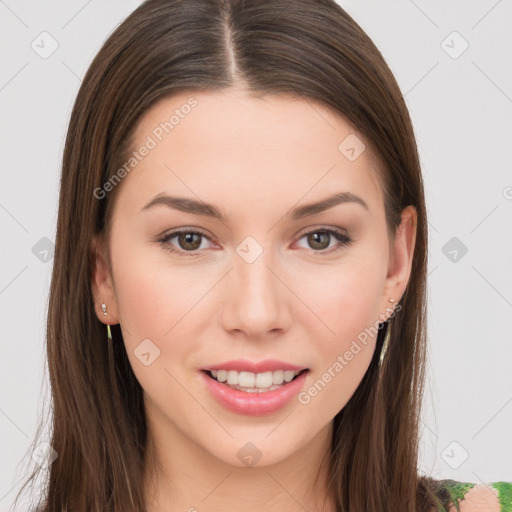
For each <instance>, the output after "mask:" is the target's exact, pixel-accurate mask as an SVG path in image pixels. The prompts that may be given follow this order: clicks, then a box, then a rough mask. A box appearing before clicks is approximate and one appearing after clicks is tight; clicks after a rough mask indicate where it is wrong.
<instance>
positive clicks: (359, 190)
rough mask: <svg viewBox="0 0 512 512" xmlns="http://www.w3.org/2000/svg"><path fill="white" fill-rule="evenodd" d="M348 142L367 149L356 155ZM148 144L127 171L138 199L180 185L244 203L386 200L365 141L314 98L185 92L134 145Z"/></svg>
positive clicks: (159, 110)
mask: <svg viewBox="0 0 512 512" xmlns="http://www.w3.org/2000/svg"><path fill="white" fill-rule="evenodd" d="M356 137H357V138H356ZM347 141H348V142H347ZM358 144H359V145H358ZM363 144H364V145H365V146H363ZM347 145H348V146H352V147H354V149H355V151H356V152H357V153H359V152H360V151H362V152H361V153H360V155H359V156H357V153H356V156H357V158H355V159H354V158H353V155H354V152H353V151H352V152H351V153H348V154H347V153H346V149H347ZM143 146H146V147H149V148H150V149H149V150H148V151H144V153H146V154H145V156H144V157H142V158H141V160H140V162H139V163H138V164H137V166H136V168H135V170H134V171H132V172H130V174H129V176H127V177H126V178H125V180H127V181H128V182H130V183H126V184H125V185H126V187H127V189H128V190H127V191H126V192H127V193H128V194H129V195H130V196H131V199H132V200H133V201H135V202H136V203H137V204H140V203H144V204H145V203H146V202H147V200H148V198H150V197H153V196H154V195H156V194H159V193H162V192H168V193H171V192H173V191H176V190H177V189H179V191H180V192H182V195H188V196H191V195H193V194H195V195H197V196H198V197H200V198H203V196H204V199H205V200H208V202H215V203H217V204H221V203H222V202H226V201H229V202H233V203H235V202H236V201H237V200H238V201H239V202H240V206H241V207H243V206H244V205H245V208H247V207H248V206H250V205H251V202H253V203H252V204H259V205H261V204H262V202H263V201H266V200H269V201H270V202H272V200H275V201H278V202H283V204H284V203H286V204H288V203H290V204H295V203H297V202H298V201H300V200H301V198H302V197H304V202H310V200H313V199H316V198H319V197H323V196H325V195H326V193H332V192H342V191H350V192H352V193H355V194H357V195H364V196H365V201H367V202H368V203H369V205H370V208H372V204H373V208H378V206H379V203H380V201H381V191H380V186H379V184H378V181H377V171H376V168H375V159H374V157H373V155H372V154H371V151H370V148H369V147H368V145H367V144H366V142H363V138H362V137H361V136H360V135H359V134H357V135H356V133H355V130H354V129H353V127H352V126H351V125H350V124H349V123H348V122H347V121H346V120H345V119H344V118H343V117H342V116H341V115H338V114H336V113H334V112H333V111H332V110H331V109H328V108H327V107H325V106H323V105H321V104H319V103H317V102H314V101H311V100H309V99H304V98H300V97H294V96H291V95H266V96H262V97H254V96H251V95H250V94H249V93H247V92H245V91H241V90H236V89H227V90H224V91H184V92H180V93H178V94H174V95H173V96H171V97H167V98H164V99H162V100H160V101H159V102H157V103H156V104H155V105H153V106H152V107H151V108H150V109H149V110H148V111H147V112H146V113H145V115H144V116H143V117H142V119H141V121H140V122H139V124H138V126H137V128H136V130H135V132H134V138H133V144H132V150H134V151H138V150H139V149H140V148H142V147H143ZM364 147H365V149H364V150H362V148H364ZM349 149H351V148H349ZM347 155H348V157H350V158H348V157H347ZM123 188H124V187H123ZM242 192H243V194H242ZM216 198H218V200H217V201H216ZM141 206H142V205H141Z"/></svg>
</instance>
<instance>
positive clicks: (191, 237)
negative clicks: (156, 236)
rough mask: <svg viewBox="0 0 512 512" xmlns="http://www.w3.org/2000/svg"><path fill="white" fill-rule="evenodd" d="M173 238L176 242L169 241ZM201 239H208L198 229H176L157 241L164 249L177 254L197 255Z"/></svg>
mask: <svg viewBox="0 0 512 512" xmlns="http://www.w3.org/2000/svg"><path fill="white" fill-rule="evenodd" d="M174 238H176V240H177V243H171V241H172V240H173V239H174ZM203 239H206V240H210V239H209V237H208V236H206V235H205V234H204V233H201V232H199V231H191V230H178V231H173V232H172V233H169V234H168V235H166V236H165V237H164V238H162V239H161V240H159V242H160V245H161V246H162V247H163V248H164V249H166V250H167V251H169V252H173V253H177V254H178V255H179V256H198V255H199V254H200V253H201V251H200V250H199V249H200V248H201V243H202V241H203ZM203 248H204V247H203Z"/></svg>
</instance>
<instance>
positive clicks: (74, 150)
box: [20, 0, 446, 512]
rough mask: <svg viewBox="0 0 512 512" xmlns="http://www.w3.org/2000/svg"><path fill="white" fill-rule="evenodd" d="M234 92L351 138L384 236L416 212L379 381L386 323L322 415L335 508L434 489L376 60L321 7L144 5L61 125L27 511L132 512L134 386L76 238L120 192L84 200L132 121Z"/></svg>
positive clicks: (417, 200)
mask: <svg viewBox="0 0 512 512" xmlns="http://www.w3.org/2000/svg"><path fill="white" fill-rule="evenodd" d="M240 85H242V86H243V87H244V88H246V90H248V91H251V92H253V93H255V94H260V95H264V94H280V93H283V94H294V95H300V96H301V97H302V98H304V99H305V100H310V99H311V100H314V101H318V102H321V104H323V105H325V106H326V107H329V108H332V109H333V110H334V111H335V112H336V113H338V114H340V115H342V116H344V117H345V119H347V120H348V121H349V122H350V123H351V124H352V125H353V126H354V127H355V129H356V130H357V131H358V133H360V134H362V136H363V137H364V138H365V140H366V141H367V143H368V144H369V145H370V147H371V148H372V149H373V151H374V152H375V154H376V156H377V159H378V162H379V164H380V165H379V171H378V172H379V179H380V182H381V184H382V189H383V193H384V198H385V199H384V204H385V214H386V221H387V226H388V231H389V234H390V236H391V237H394V236H395V233H396V229H397V227H398V225H399V224H400V220H401V218H400V213H401V211H402V210H403V209H404V208H405V207H406V206H408V205H413V206H414V207H415V208H416V211H417V219H418V222H417V239H416V245H415V251H414V257H413V262H412V272H411V277H410V280H409V283H408V285H407V288H406V291H405V293H404V295H403V297H402V299H401V301H400V304H401V306H402V309H401V311H400V313H399V314H397V315H396V316H395V317H394V318H393V320H392V328H391V339H390V343H389V349H388V353H387V355H386V359H385V362H384V364H383V366H382V367H381V368H380V371H379V367H378V357H379V354H380V349H381V346H382V342H383V337H384V334H385V331H386V328H388V327H389V325H387V327H386V328H383V329H381V330H380V331H379V335H378V339H377V347H376V351H375V354H374V357H373V359H372V361H371V363H370V366H369V368H368V370H367V372H366V374H365V375H364V378H363V380H362V382H361V384H360V385H359V387H358V389H357V390H356V392H355V393H354V395H353V396H352V397H351V399H350V400H349V402H348V403H347V405H346V406H345V407H344V408H343V409H342V410H341V411H340V412H339V413H338V414H337V415H336V417H335V418H334V434H333V439H332V453H331V458H330V460H329V467H330V479H329V486H330V489H329V491H330V493H332V496H334V497H335V500H336V505H337V509H338V510H339V511H343V512H347V511H349V510H350V512H366V511H380V512H391V511H393V512H397V511H426V510H430V509H431V508H433V507H434V508H436V504H437V503H438V502H439V500H437V498H436V496H435V491H436V489H435V487H436V485H435V482H434V481H433V480H431V479H429V478H427V477H421V476H419V475H418V468H417V459H418V437H419V432H418V422H419V413H420V405H421V399H422V392H423V382H424V371H425V358H426V323H425V321H426V269H427V219H426V210H425V201H424V191H423V182H422V176H421V169H420V162H419V158H418V153H417V148H416V142H415V137H414V133H413V128H412V124H411V120H410V118H409V114H408V111H407V108H406V105H405V102H404V100H403V97H402V94H401V92H400V90H399V87H398V85H397V83H396V81H395V79H394V77H393V75H392V73H391V71H390V69H389V68H388V66H387V65H386V63H385V60H384V58H383V57H382V55H381V53H380V52H379V50H378V49H377V48H376V47H375V45H374V44H373V42H372V41H371V39H370V38H369V37H368V36H367V35H366V34H365V32H364V31H363V30H362V29H361V28H360V27H359V26H358V25H357V23H356V22H355V21H354V20H353V19H352V18H351V17H350V16H349V15H348V14H347V13H346V12H345V11H344V10H343V9H342V8H341V7H340V6H339V5H338V4H336V3H335V2H334V0H294V1H293V3H291V2H290V1H289V0H257V1H256V0H253V1H249V0H147V1H146V2H144V3H142V4H141V5H140V6H139V7H138V8H137V9H136V10H135V11H134V12H133V13H132V14H131V15H130V16H128V18H127V19H126V20H125V21H124V22H123V23H121V24H120V25H119V26H118V27H117V28H116V29H115V30H114V32H113V33H112V34H111V35H110V37H109V38H108V39H107V40H106V42H105V43H104V44H103V46H102V48H101V50H100V51H99V53H98V54H97V56H96V57H95V59H94V60H93V62H92V64H91V66H90V67H89V69H88V71H87V73H86V76H85V78H84V80H83V82H82V85H81V87H80V90H79V93H78V96H77V98H76V102H75V105H74V108H73V111H72V115H71V119H70V123H69V129H68V133H67V138H66V144H65V149H64V156H63V164H62V179H61V184H60V199H59V211H58V222H57V234H56V243H55V258H54V268H53V276H52V281H51V290H50V297H49V310H48V322H47V356H48V366H49V375H50V383H51V392H52V412H53V417H52V428H51V443H50V444H51V446H52V448H53V449H54V450H55V451H56V452H57V454H58V457H57V458H56V460H55V461H54V462H53V463H52V464H51V465H50V466H49V468H48V470H47V474H45V475H44V476H45V478H46V484H47V485H46V487H45V496H44V499H42V500H41V502H40V503H39V505H40V510H41V511H42V512H56V511H61V510H67V511H75V510H80V511H85V510H91V511H98V512H100V511H101V512H105V511H113V512H114V511H115V512H128V511H138V512H142V511H145V510H146V508H145V505H144V503H145V497H144V493H145V491H144V489H143V472H144V464H145V457H146V452H147V448H148V436H147V429H146V419H145V413H144V404H143V398H142V397H143V395H142V388H141V386H140V384H139V383H138V381H137V379H136V378H135V375H134V373H133V371H132V369H131V366H130V364H129V361H128V358H127V355H126V352H125V348H124V343H123V339H122V334H121V331H120V329H119V326H114V327H113V329H112V335H113V344H112V347H113V348H112V349H111V351H109V347H110V346H111V345H110V344H108V343H106V340H105V336H106V335H105V326H104V325H103V324H102V323H101V322H99V321H98V318H97V317H96V313H95V310H94V303H93V296H92V293H91V276H92V270H93V266H94V259H93V254H92V251H90V247H91V240H92V238H93V235H96V234H103V235H104V236H105V237H108V233H109V230H108V227H109V220H110V213H111V211H112V205H113V202H114V200H115V197H116V195H117V193H118V191H119V188H120V186H118V187H115V188H114V190H113V191H112V192H110V193H108V194H104V197H102V198H101V199H97V194H96V195H95V190H98V188H101V187H102V185H103V184H104V183H106V182H107V181H108V180H109V179H111V178H112V176H113V175H114V173H115V172H116V171H117V170H118V169H119V168H120V166H122V164H123V162H125V161H126V158H127V155H128V154H129V152H130V150H133V148H131V142H132V136H133V131H134V129H135V127H136V125H137V122H138V120H140V118H141V116H142V115H143V114H144V113H145V112H146V111H147V110H148V109H149V108H150V107H151V106H152V105H153V104H154V103H155V102H156V101H158V100H160V99H162V98H163V97H166V96H169V95H171V94H173V93H175V92H178V91H183V90H190V91H194V90H220V89H224V88H228V87H232V86H240ZM34 445H35V443H34ZM41 471H42V470H41ZM36 473H37V471H34V473H32V475H31V476H30V478H29V480H28V481H27V482H26V484H25V485H27V484H28V482H30V481H31V480H32V478H34V477H35V475H36ZM24 487H25V486H24ZM24 487H23V488H24ZM20 492H21V491H20ZM439 494H441V493H439ZM443 501H444V500H443ZM445 505H446V504H445Z"/></svg>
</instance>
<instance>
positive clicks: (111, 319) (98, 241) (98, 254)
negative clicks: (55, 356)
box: [91, 235, 119, 325]
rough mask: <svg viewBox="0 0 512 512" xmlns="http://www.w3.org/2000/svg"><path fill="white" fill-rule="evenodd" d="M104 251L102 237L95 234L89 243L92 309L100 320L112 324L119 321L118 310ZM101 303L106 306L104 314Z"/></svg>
mask: <svg viewBox="0 0 512 512" xmlns="http://www.w3.org/2000/svg"><path fill="white" fill-rule="evenodd" d="M105 251H106V248H105V244H104V242H103V238H100V237H99V236H96V235H95V236H94V237H93V240H92V243H91V254H92V262H93V265H92V275H91V290H92V294H93V297H94V311H95V312H96V315H97V317H98V319H99V321H100V322H103V323H104V324H109V325H114V324H118V323H119V311H118V305H117V300H116V295H115V291H114V286H113V281H112V275H111V272H110V269H109V266H108V263H107V257H106V254H105ZM102 304H105V305H106V306H107V310H106V311H107V314H106V315H105V314H104V313H103V310H102V308H101V305H102Z"/></svg>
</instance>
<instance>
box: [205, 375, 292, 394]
mask: <svg viewBox="0 0 512 512" xmlns="http://www.w3.org/2000/svg"><path fill="white" fill-rule="evenodd" d="M210 373H211V375H212V377H213V378H214V379H216V380H218V381H219V382H226V384H228V385H230V386H233V387H243V388H253V389H254V388H258V389H267V388H271V387H272V386H279V385H281V384H283V382H290V381H292V380H293V378H294V377H295V376H296V375H298V374H299V373H300V372H294V371H291V370H286V371H284V370H276V371H274V372H265V373H252V372H237V371H236V370H229V371H226V370H211V372H210ZM254 391H257V390H256V389H254ZM251 392H252V391H251Z"/></svg>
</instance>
